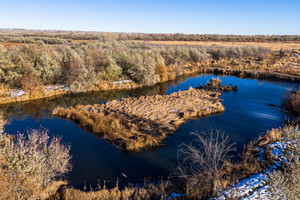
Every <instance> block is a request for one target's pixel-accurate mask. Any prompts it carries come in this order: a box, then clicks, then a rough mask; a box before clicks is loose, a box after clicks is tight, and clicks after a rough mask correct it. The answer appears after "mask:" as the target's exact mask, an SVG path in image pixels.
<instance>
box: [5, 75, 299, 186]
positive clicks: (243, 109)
mask: <svg viewBox="0 0 300 200" xmlns="http://www.w3.org/2000/svg"><path fill="white" fill-rule="evenodd" d="M212 77H216V76H215V75H199V76H195V77H190V78H180V79H178V80H176V81H174V82H173V83H168V84H161V85H156V86H154V87H149V88H144V89H137V90H132V91H118V92H105V93H99V92H97V93H88V94H79V95H76V96H64V97H60V98H55V99H47V100H45V99H44V100H40V101H35V102H30V103H19V104H15V105H9V106H1V107H0V110H2V112H4V113H5V115H6V116H7V117H9V119H10V124H9V125H6V127H5V129H6V132H8V133H10V134H15V133H16V132H18V131H20V132H25V131H26V130H27V129H28V128H39V127H40V126H42V127H44V128H47V129H49V130H50V132H51V134H53V135H61V136H62V137H63V141H64V142H65V143H68V144H70V145H71V154H72V155H73V159H72V163H73V170H72V172H70V173H69V174H68V179H69V181H70V183H71V185H73V186H75V187H77V188H82V187H83V185H84V182H86V185H87V186H89V185H90V184H91V185H96V184H97V182H98V179H99V180H100V182H101V183H102V182H103V180H106V183H107V185H108V186H113V184H115V180H116V179H117V178H119V182H120V183H119V184H121V185H122V184H128V182H127V181H125V180H124V179H123V178H122V175H121V173H124V174H126V175H127V176H128V177H129V178H130V182H131V183H137V182H138V181H141V182H142V181H143V177H161V176H168V175H169V174H170V173H171V172H172V171H173V170H174V168H175V167H176V166H177V157H176V153H177V150H178V145H180V144H181V143H183V142H185V143H187V142H190V141H191V140H192V138H191V137H190V136H189V133H190V132H193V131H199V132H201V131H206V130H208V129H210V128H214V129H215V128H217V129H221V130H223V131H225V132H226V134H228V135H229V136H230V140H231V141H234V142H236V144H237V152H241V150H242V147H243V145H245V144H247V143H248V142H249V141H250V140H252V139H254V138H256V137H258V136H259V134H261V133H262V132H265V131H266V130H269V129H271V128H273V127H278V126H282V125H283V123H284V121H285V119H286V117H288V116H287V114H286V113H285V112H284V111H283V110H282V106H281V104H282V101H283V100H282V98H283V97H284V95H286V93H287V92H288V91H291V90H292V89H294V88H296V87H297V86H299V84H296V83H291V82H284V81H259V80H255V79H253V80H251V79H241V78H236V77H230V76H224V77H219V78H220V79H221V80H222V84H225V83H227V84H230V83H232V84H233V85H237V86H238V87H239V90H238V91H237V92H228V93H224V94H223V95H222V96H221V98H222V99H223V100H224V101H223V105H224V106H225V109H226V110H225V112H224V113H222V114H219V115H212V116H210V117H207V118H201V119H197V120H190V121H188V122H187V123H185V124H182V125H181V126H180V128H179V129H178V130H177V131H176V132H175V134H174V135H172V136H170V137H168V138H167V139H166V140H165V142H164V144H165V145H164V146H163V147H160V148H157V149H155V150H151V151H142V152H140V153H131V154H128V153H125V152H123V151H122V150H121V149H119V148H118V147H117V146H114V145H111V144H109V143H108V142H107V141H106V140H104V139H102V138H100V137H95V136H94V135H93V134H91V133H89V132H86V131H84V130H83V129H81V128H80V127H78V126H77V125H76V124H75V123H73V122H71V121H68V120H64V119H60V118H56V117H53V116H52V115H51V111H52V109H53V108H54V107H56V106H58V105H60V106H65V107H67V106H72V105H76V104H93V103H101V102H105V101H106V100H111V99H118V98H121V97H127V96H140V95H153V94H158V93H160V94H170V93H172V92H177V91H178V90H187V89H188V88H189V87H190V86H192V87H197V86H199V84H202V85H203V84H205V83H206V82H207V81H208V80H210V79H211V78H212Z"/></svg>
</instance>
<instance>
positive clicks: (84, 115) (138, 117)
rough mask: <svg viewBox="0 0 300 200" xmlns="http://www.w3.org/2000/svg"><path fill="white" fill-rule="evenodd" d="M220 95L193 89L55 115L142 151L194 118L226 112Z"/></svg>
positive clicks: (81, 107)
mask: <svg viewBox="0 0 300 200" xmlns="http://www.w3.org/2000/svg"><path fill="white" fill-rule="evenodd" d="M220 94H221V93H219V92H208V91H204V90H198V89H192V88H191V89H189V90H188V91H183V92H182V91H180V92H177V93H173V94H171V95H155V96H148V97H144V96H142V97H139V98H124V99H122V100H120V101H117V100H113V101H109V102H107V103H106V104H101V105H86V106H82V105H77V106H76V107H75V108H73V107H70V108H67V109H65V108H56V109H55V110H54V111H53V114H54V115H56V116H59V117H63V118H67V119H71V120H73V121H75V122H77V123H79V124H80V125H81V126H82V127H83V128H85V129H88V130H89V131H92V132H94V133H95V134H99V135H103V136H104V138H107V139H108V140H109V141H110V142H112V143H113V144H116V145H119V146H121V147H122V148H123V149H125V150H127V151H139V150H141V149H142V148H150V147H157V146H159V145H161V144H162V141H163V140H164V139H165V138H166V137H167V136H168V135H171V134H173V133H174V131H175V130H176V129H177V128H178V127H179V125H180V124H182V123H183V122H185V121H186V120H188V119H190V118H191V117H201V116H206V115H209V114H213V113H217V112H222V111H224V107H223V106H222V104H221V103H220V100H219V99H218V96H219V95H220Z"/></svg>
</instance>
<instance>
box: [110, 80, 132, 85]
mask: <svg viewBox="0 0 300 200" xmlns="http://www.w3.org/2000/svg"><path fill="white" fill-rule="evenodd" d="M131 82H133V80H124V81H114V82H113V84H115V85H116V84H123V83H131Z"/></svg>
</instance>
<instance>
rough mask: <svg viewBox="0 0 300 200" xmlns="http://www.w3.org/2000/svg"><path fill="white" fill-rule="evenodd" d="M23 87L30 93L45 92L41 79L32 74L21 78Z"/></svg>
mask: <svg viewBox="0 0 300 200" xmlns="http://www.w3.org/2000/svg"><path fill="white" fill-rule="evenodd" d="M21 88H22V89H23V90H24V91H26V92H27V93H28V94H29V95H32V94H38V93H43V92H44V90H43V87H42V85H41V83H40V82H39V80H38V79H37V78H36V77H35V76H33V75H32V74H29V75H27V76H24V77H23V78H22V80H21Z"/></svg>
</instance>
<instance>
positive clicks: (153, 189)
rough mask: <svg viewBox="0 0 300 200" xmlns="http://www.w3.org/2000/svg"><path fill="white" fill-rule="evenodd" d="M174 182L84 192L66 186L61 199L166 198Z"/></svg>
mask: <svg viewBox="0 0 300 200" xmlns="http://www.w3.org/2000/svg"><path fill="white" fill-rule="evenodd" d="M172 187H173V186H172V184H171V183H170V182H169V181H165V182H161V183H159V184H153V183H151V184H146V185H145V186H144V187H130V186H129V187H125V188H124V189H119V188H118V186H116V187H115V188H113V189H106V188H102V189H101V188H98V189H97V190H96V191H90V192H84V191H80V190H76V189H74V188H64V189H63V190H62V191H61V195H60V199H63V200H79V199H94V200H98V199H99V200H112V199H113V200H121V199H122V200H130V199H134V200H148V199H166V197H167V196H168V195H170V194H171V192H172V191H171V188H172Z"/></svg>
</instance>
